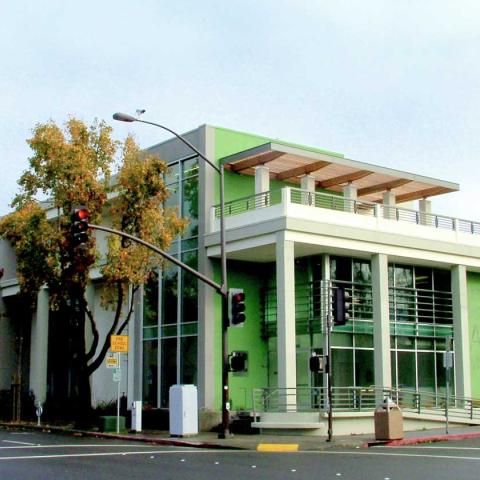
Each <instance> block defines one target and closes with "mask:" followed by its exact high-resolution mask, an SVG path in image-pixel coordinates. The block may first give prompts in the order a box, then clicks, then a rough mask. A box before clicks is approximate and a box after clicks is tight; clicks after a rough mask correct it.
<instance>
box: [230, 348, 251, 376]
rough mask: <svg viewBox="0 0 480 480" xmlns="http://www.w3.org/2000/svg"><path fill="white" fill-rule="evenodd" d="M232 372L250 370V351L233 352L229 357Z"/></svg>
mask: <svg viewBox="0 0 480 480" xmlns="http://www.w3.org/2000/svg"><path fill="white" fill-rule="evenodd" d="M228 364H229V366H230V371H231V372H246V371H247V370H248V368H247V367H248V353H247V352H232V354H231V355H229V357H228Z"/></svg>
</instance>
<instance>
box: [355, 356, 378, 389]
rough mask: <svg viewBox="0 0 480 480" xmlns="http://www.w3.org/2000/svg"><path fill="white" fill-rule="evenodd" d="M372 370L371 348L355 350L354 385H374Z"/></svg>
mask: <svg viewBox="0 0 480 480" xmlns="http://www.w3.org/2000/svg"><path fill="white" fill-rule="evenodd" d="M374 371H375V369H374V367H373V350H355V386H356V387H368V386H370V385H374V384H375V378H374Z"/></svg>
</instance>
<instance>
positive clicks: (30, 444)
mask: <svg viewBox="0 0 480 480" xmlns="http://www.w3.org/2000/svg"><path fill="white" fill-rule="evenodd" d="M3 441H4V442H5V443H18V444H19V445H29V446H31V447H33V446H34V445H36V443H30V442H15V441H14V440H3ZM0 448H5V447H0ZM7 448H15V447H7ZM16 448H19V447H16Z"/></svg>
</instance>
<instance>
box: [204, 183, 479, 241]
mask: <svg viewBox="0 0 480 480" xmlns="http://www.w3.org/2000/svg"><path fill="white" fill-rule="evenodd" d="M282 190H287V195H286V197H285V198H287V199H288V200H287V201H288V202H290V203H292V204H299V205H306V206H311V207H315V208H324V209H327V210H336V211H340V212H347V213H351V214H354V215H367V216H371V217H379V218H385V219H389V220H395V221H398V222H407V223H413V224H417V225H423V226H426V227H432V228H438V229H442V230H451V231H458V232H463V233H471V234H480V222H478V221H472V220H464V219H460V218H455V217H450V216H446V215H439V214H435V213H429V212H420V211H417V210H411V209H408V208H403V207H397V206H389V205H382V204H378V203H372V202H365V201H362V200H357V199H351V198H346V197H343V196H341V195H332V194H328V193H323V192H309V191H306V190H300V189H297V188H291V187H284V188H282V189H279V190H271V191H269V192H264V193H259V194H256V195H250V196H247V197H242V198H239V199H236V200H232V201H230V202H226V203H225V215H226V216H230V215H238V214H241V213H245V212H248V211H253V210H256V209H259V208H265V207H270V206H273V205H278V204H280V203H282ZM213 208H214V217H215V218H219V217H220V206H219V205H216V206H214V207H213Z"/></svg>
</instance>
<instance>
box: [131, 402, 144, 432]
mask: <svg viewBox="0 0 480 480" xmlns="http://www.w3.org/2000/svg"><path fill="white" fill-rule="evenodd" d="M131 430H133V431H135V432H141V431H142V402H141V401H139V400H135V401H134V402H133V403H132V426H131Z"/></svg>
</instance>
